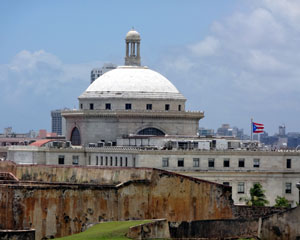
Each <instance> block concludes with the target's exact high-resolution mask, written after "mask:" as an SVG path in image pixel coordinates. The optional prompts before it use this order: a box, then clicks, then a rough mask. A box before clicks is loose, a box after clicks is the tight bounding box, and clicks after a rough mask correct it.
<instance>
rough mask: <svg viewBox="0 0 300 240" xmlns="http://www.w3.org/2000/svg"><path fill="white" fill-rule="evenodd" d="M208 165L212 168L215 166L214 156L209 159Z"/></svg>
mask: <svg viewBox="0 0 300 240" xmlns="http://www.w3.org/2000/svg"><path fill="white" fill-rule="evenodd" d="M208 167H210V168H214V167H215V159H214V158H209V159H208Z"/></svg>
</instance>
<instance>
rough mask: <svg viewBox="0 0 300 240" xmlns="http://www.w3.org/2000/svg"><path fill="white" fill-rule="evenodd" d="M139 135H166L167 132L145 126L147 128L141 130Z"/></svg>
mask: <svg viewBox="0 0 300 240" xmlns="http://www.w3.org/2000/svg"><path fill="white" fill-rule="evenodd" d="M138 135H154V136H164V135H165V133H164V132H163V131H161V130H159V129H157V128H145V129H143V130H141V131H139V132H138Z"/></svg>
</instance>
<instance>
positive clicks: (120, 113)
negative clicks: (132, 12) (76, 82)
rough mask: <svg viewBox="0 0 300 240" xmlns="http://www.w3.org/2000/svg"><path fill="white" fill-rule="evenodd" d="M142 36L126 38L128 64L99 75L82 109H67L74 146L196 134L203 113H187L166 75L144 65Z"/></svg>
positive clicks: (84, 97)
mask: <svg viewBox="0 0 300 240" xmlns="http://www.w3.org/2000/svg"><path fill="white" fill-rule="evenodd" d="M140 41H141V38H140V34H139V33H138V32H137V31H135V30H130V31H129V32H128V33H127V35H126V38H125V42H126V56H125V66H119V67H118V68H116V69H114V70H111V71H109V72H107V73H105V74H103V75H102V76H100V77H99V78H98V79H96V80H95V81H94V82H93V83H92V84H91V85H90V86H89V87H88V88H87V89H86V90H85V91H84V92H83V93H82V94H81V95H80V96H79V98H78V99H79V110H73V111H66V112H64V113H63V117H65V119H66V138H67V139H69V140H70V141H71V142H72V145H86V144H88V143H97V142H99V141H105V142H107V141H109V142H112V143H115V142H116V140H117V139H118V138H124V137H128V136H132V135H147V136H165V135H176V136H178V135H180V136H196V135H197V131H198V124H199V120H200V119H201V118H203V117H204V114H203V112H187V111H186V110H185V102H186V98H185V97H184V96H183V95H182V94H181V93H180V92H179V91H178V90H177V88H176V87H175V86H174V85H173V84H172V83H171V82H170V81H169V80H168V79H167V78H165V77H164V76H162V75H161V74H159V73H158V72H155V71H153V70H151V69H149V68H148V67H145V66H141V57H140Z"/></svg>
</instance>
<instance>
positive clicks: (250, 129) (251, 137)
mask: <svg viewBox="0 0 300 240" xmlns="http://www.w3.org/2000/svg"><path fill="white" fill-rule="evenodd" d="M250 130H251V142H252V141H253V118H251V128H250Z"/></svg>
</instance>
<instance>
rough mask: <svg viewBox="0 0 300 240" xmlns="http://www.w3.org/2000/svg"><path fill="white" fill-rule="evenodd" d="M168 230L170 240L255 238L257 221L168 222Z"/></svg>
mask: <svg viewBox="0 0 300 240" xmlns="http://www.w3.org/2000/svg"><path fill="white" fill-rule="evenodd" d="M169 229H170V235H171V237H172V238H180V239H184V238H188V239H189V238H191V239H199V238H201V239H204V238H205V239H206V238H207V239H231V238H232V239H237V238H243V237H246V238H248V237H256V236H257V231H258V221H257V220H236V219H235V220H233V219H231V220H230V219H226V220H204V221H192V222H170V223H169ZM270 239H271V238H270Z"/></svg>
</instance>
